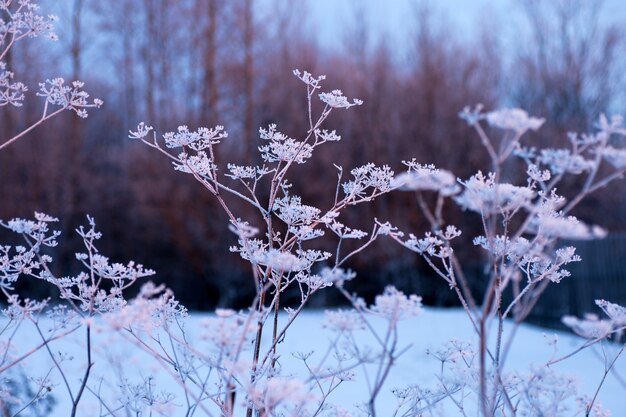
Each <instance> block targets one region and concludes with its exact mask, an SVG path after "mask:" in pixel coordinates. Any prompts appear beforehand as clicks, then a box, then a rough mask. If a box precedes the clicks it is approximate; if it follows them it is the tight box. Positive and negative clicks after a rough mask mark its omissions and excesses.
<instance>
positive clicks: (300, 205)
mask: <svg viewBox="0 0 626 417" xmlns="http://www.w3.org/2000/svg"><path fill="white" fill-rule="evenodd" d="M294 75H295V76H296V77H298V78H299V79H300V80H301V81H302V82H303V83H304V84H305V85H306V89H307V96H306V97H307V108H308V121H309V126H308V130H307V132H305V133H304V135H303V136H302V137H301V138H292V137H289V136H288V135H286V134H284V133H282V132H280V131H279V130H278V127H277V126H276V125H269V126H268V127H267V128H261V129H259V136H260V139H261V140H262V141H264V142H265V144H263V145H261V146H259V148H258V150H259V152H260V156H261V159H262V160H263V164H262V165H256V166H239V165H235V164H228V165H227V169H228V171H227V172H226V173H224V174H221V171H219V170H218V162H217V161H216V160H215V154H216V152H215V150H214V148H215V146H217V145H218V144H219V143H220V142H221V141H222V140H225V139H226V138H227V137H228V135H227V133H226V131H225V130H224V128H223V127H222V126H217V127H215V128H212V129H209V128H200V129H198V130H196V131H190V130H189V129H188V128H187V127H186V126H180V127H179V128H178V130H177V131H175V132H169V133H165V134H164V135H163V144H162V143H161V142H160V141H159V140H158V137H157V135H156V133H153V132H152V127H150V126H147V125H146V124H144V123H141V124H140V125H139V126H138V127H137V129H136V130H135V131H131V132H130V137H131V138H133V139H138V140H141V141H142V142H144V143H145V144H147V145H148V146H150V147H151V148H154V149H156V150H158V151H159V152H161V153H163V154H165V155H166V156H167V157H168V158H169V159H170V160H171V161H172V164H173V165H174V169H175V170H177V171H180V172H183V173H186V174H190V175H191V176H193V177H194V178H195V179H196V180H197V181H198V182H200V183H201V184H202V185H203V186H204V187H205V188H206V190H207V191H208V192H209V193H211V194H212V195H213V196H214V197H215V198H216V199H217V200H218V202H219V204H220V205H221V207H222V208H223V209H224V211H225V212H226V214H227V216H228V218H229V220H230V230H231V231H232V232H233V233H235V234H236V236H237V245H234V246H232V247H231V251H232V252H235V253H238V254H239V255H240V256H241V257H242V258H243V259H245V260H246V261H248V262H249V263H250V265H251V267H252V278H253V280H254V283H255V287H256V297H255V299H254V300H253V302H252V304H251V306H250V312H249V313H248V314H247V315H246V316H245V318H243V317H242V318H239V319H238V320H240V327H241V330H240V331H239V334H240V336H238V337H236V339H237V340H238V342H239V344H238V345H237V347H236V349H235V350H234V352H233V351H230V350H229V352H228V355H227V356H228V357H229V361H233V362H234V363H233V365H232V369H230V370H228V369H227V370H225V371H221V372H220V386H222V387H224V389H225V392H224V394H223V395H222V400H221V402H220V403H219V404H218V405H219V406H220V408H221V412H222V413H224V414H225V415H231V414H232V410H233V407H234V404H233V402H234V400H235V398H239V397H240V396H241V394H239V395H238V393H240V392H241V393H242V394H243V398H244V399H245V402H246V404H247V414H248V415H252V413H253V412H254V413H261V414H263V415H265V414H268V415H274V414H275V413H276V412H277V411H276V410H277V407H278V406H279V403H281V401H279V400H278V399H276V398H273V397H271V396H272V395H275V394H274V393H272V392H271V391H273V390H276V389H277V388H276V387H274V388H272V389H271V390H270V389H269V388H267V387H269V386H272V387H273V386H274V385H276V384H281V383H282V382H279V380H277V379H276V378H278V374H277V372H278V370H277V367H278V365H277V360H278V358H279V349H278V344H279V343H280V341H281V340H282V339H283V338H284V337H285V334H286V332H287V330H288V328H289V327H290V326H291V324H292V323H293V321H294V320H295V319H296V317H297V316H298V314H299V313H300V312H301V311H302V309H303V308H304V307H305V306H306V305H307V303H308V301H309V300H310V299H311V297H312V296H313V294H315V293H316V292H317V291H319V290H321V289H323V288H326V287H331V286H336V287H338V288H339V289H340V290H341V291H342V292H343V293H344V295H346V297H347V298H348V299H349V300H350V301H351V302H352V303H353V304H354V305H355V307H356V308H357V309H358V310H359V309H361V308H362V307H361V304H360V301H358V299H357V298H356V297H355V296H353V295H351V294H349V293H347V292H346V291H345V290H343V283H344V282H345V281H346V280H349V279H352V278H353V277H354V274H353V273H352V272H350V271H348V270H346V269H344V264H345V262H346V261H347V260H348V259H349V258H350V257H352V256H353V255H355V254H356V253H358V252H360V251H362V250H363V249H365V248H366V247H367V246H369V245H370V244H371V243H373V242H374V240H376V239H377V238H378V237H379V236H380V235H386V234H389V233H390V232H391V231H392V228H391V227H390V226H389V225H388V224H386V223H381V222H378V221H376V222H375V223H374V225H373V228H372V231H371V232H370V233H367V232H364V231H361V230H357V229H353V228H351V227H348V226H346V225H345V224H343V223H341V222H340V221H339V217H340V215H341V213H342V212H343V211H344V210H345V209H346V208H347V207H349V206H354V205H357V204H361V203H365V202H370V201H372V200H373V199H375V198H377V197H379V196H381V195H382V194H385V193H387V192H389V191H391V190H392V189H393V188H394V187H395V185H394V184H392V180H393V178H394V172H393V171H392V170H391V169H390V168H389V167H388V166H380V167H379V166H376V165H374V164H371V163H370V164H366V165H363V166H361V167H358V168H355V169H352V170H351V171H350V178H349V179H347V180H344V179H343V170H342V168H340V167H337V169H338V181H337V184H336V187H335V189H336V190H333V193H334V195H335V198H334V202H333V203H332V204H331V205H330V207H326V208H323V209H322V208H319V207H315V206H313V205H309V204H306V203H304V202H303V199H302V198H301V197H300V196H299V195H295V194H293V193H292V191H291V184H290V182H289V180H288V177H289V175H288V174H289V172H290V168H292V167H293V165H296V164H304V163H306V162H307V161H308V160H309V159H310V158H311V157H312V156H313V153H314V151H315V150H316V148H318V147H319V146H321V145H323V144H325V143H326V142H336V141H339V140H340V139H341V137H340V136H339V135H338V134H337V132H336V131H328V130H325V129H323V123H324V121H325V120H326V119H327V118H328V116H329V115H330V114H331V112H332V111H333V110H334V109H347V108H350V107H353V106H357V105H360V104H361V103H362V102H361V101H360V100H349V99H348V98H346V97H345V96H344V95H343V93H342V92H341V91H340V90H333V91H331V92H328V93H327V92H321V88H322V85H321V84H322V81H323V80H324V77H323V76H322V77H314V76H312V75H311V74H309V73H308V72H303V73H302V72H300V71H297V70H296V71H294ZM316 97H317V98H319V100H320V101H321V102H322V103H323V104H324V107H323V109H322V110H321V112H320V113H319V114H315V113H314V111H313V105H312V102H313V100H314V99H315V98H316ZM170 150H172V151H175V153H173V152H172V151H170ZM263 183H265V184H267V185H268V186H267V187H263V186H262V184H263ZM266 188H267V189H269V192H268V193H267V194H262V193H261V191H260V190H261V189H266ZM225 194H231V195H234V196H235V197H237V198H238V199H239V200H240V201H243V202H245V203H248V204H249V205H250V206H251V207H252V208H253V209H254V210H255V211H256V212H257V213H258V215H259V217H260V218H261V219H262V222H263V227H262V228H258V227H257V226H252V224H253V222H252V221H250V220H244V219H242V218H241V216H242V214H240V213H242V212H241V210H240V208H239V207H238V206H234V205H232V204H231V203H229V202H228V200H226V199H224V198H223V196H224V195H225ZM244 213H245V212H244ZM328 231H330V232H331V233H333V234H334V235H336V236H337V238H338V246H337V250H336V251H335V253H334V254H331V253H329V252H325V251H323V250H320V249H317V248H316V246H315V239H316V238H319V237H321V236H323V235H324V234H325V233H326V232H328ZM347 239H353V240H361V241H362V242H363V243H362V244H361V245H360V246H359V248H358V249H356V250H353V251H352V252H349V253H343V252H342V250H341V243H342V242H343V241H344V240H347ZM329 264H330V265H332V267H329V266H328V265H329ZM290 287H295V288H298V289H299V291H300V304H299V305H298V306H297V307H296V308H286V309H285V310H286V311H287V315H288V319H287V321H286V323H285V324H283V325H279V312H280V311H281V310H282V309H283V305H282V304H281V294H282V293H284V291H285V290H287V289H288V288H290ZM393 297H404V295H401V294H400V293H398V292H397V291H396V290H391V289H390V290H389V291H388V292H386V293H385V295H384V296H381V298H380V300H377V303H376V305H375V307H372V310H371V312H372V313H377V314H392V315H393V319H392V327H395V323H397V320H399V319H400V318H401V316H403V315H404V314H409V311H408V310H407V311H405V310H404V307H406V308H408V304H407V306H403V307H402V308H400V307H398V306H396V305H395V304H394V302H393V300H392V299H393ZM387 299H389V306H387V307H385V306H384V305H383V304H384V301H385V300H387ZM399 299H400V298H398V300H399ZM378 301H380V302H378ZM415 301H416V300H415V299H413V298H410V299H407V302H406V303H414V302H415ZM379 304H380V305H379ZM385 308H387V309H389V310H393V309H396V310H394V312H393V313H390V311H386V310H385ZM251 328H253V329H254V332H253V333H254V336H253V340H254V342H253V344H254V347H253V351H252V358H251V360H249V359H246V360H249V361H250V362H249V364H248V368H246V369H247V370H246V372H247V373H249V376H238V375H237V372H239V371H238V369H239V368H240V362H241V360H242V358H241V351H242V350H243V347H244V346H245V345H246V343H244V341H246V340H247V338H248V337H249V335H250V330H251ZM268 331H270V332H271V341H270V342H269V344H268V345H267V346H265V345H264V343H263V334H264V333H266V332H268ZM234 334H237V333H234ZM219 344H221V342H220V343H219ZM381 347H382V349H383V351H384V354H385V355H387V357H386V358H382V359H381V362H380V363H381V364H383V363H388V364H389V366H390V364H391V363H392V362H393V359H395V357H394V355H395V354H396V350H395V346H394V347H392V348H390V347H388V346H387V342H385V343H382V344H381ZM229 349H232V347H230V348H229ZM225 354H226V352H223V351H222V352H221V353H220V355H225ZM385 375H386V372H383V373H382V374H380V375H379V377H380V381H378V382H377V384H378V385H381V384H382V381H383V380H384V376H385ZM180 377H181V380H182V381H187V380H188V379H187V378H186V377H183V376H182V375H181V376H180ZM185 383H187V382H185ZM266 384H269V385H266ZM305 385H306V384H305ZM331 385H332V383H331ZM378 385H377V386H376V387H374V388H373V389H372V392H371V394H372V400H371V401H372V405H371V407H372V409H373V402H374V398H375V397H376V395H377V392H378V391H379V390H380V386H378ZM264 386H265V387H266V388H262V387H264ZM300 388H304V387H300ZM300 388H298V387H291V388H289V389H287V388H285V387H283V388H282V389H285V390H286V392H291V391H290V390H291V389H294V390H296V391H298V392H300V391H302V390H301V389H300ZM304 391H306V390H304ZM323 392H324V390H323V389H322V394H323ZM197 395H198V396H201V395H202V393H201V392H200V393H198V394H197ZM322 396H323V395H322ZM303 398H304V397H303ZM291 399H293V398H291ZM291 406H294V407H295V408H294V409H293V410H300V411H298V412H301V411H302V409H303V407H304V405H303V404H299V405H297V404H291ZM320 407H321V405H320ZM304 408H306V407H304ZM320 409H321V408H320ZM293 410H292V411H293ZM318 411H319V410H318Z"/></svg>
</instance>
